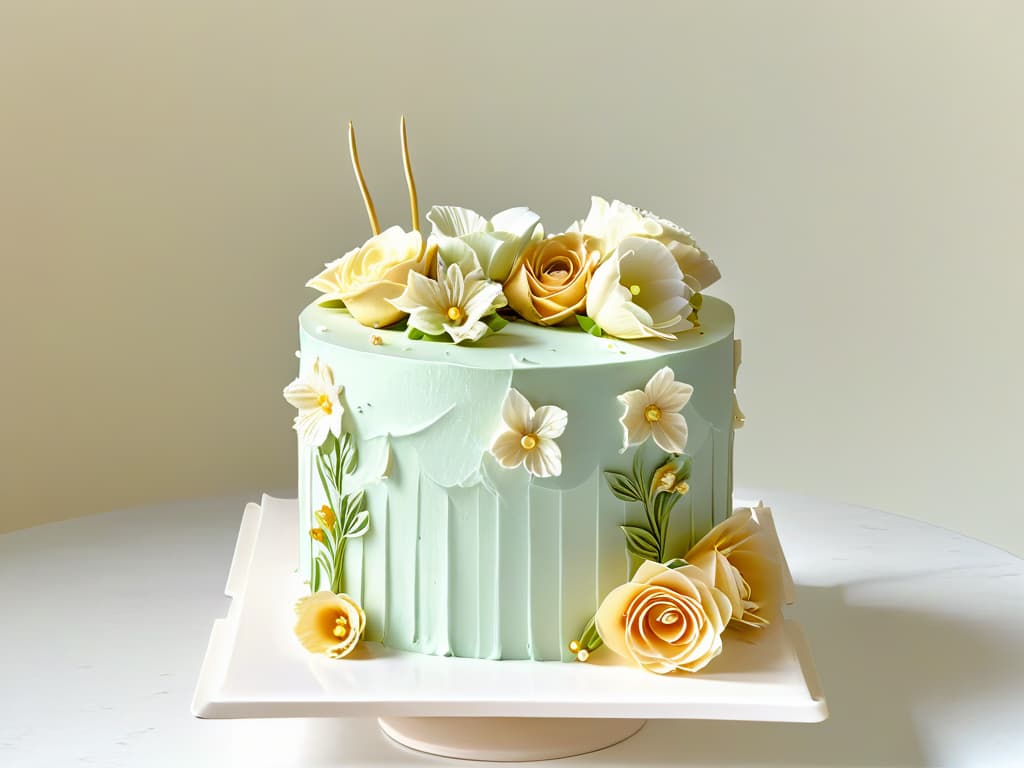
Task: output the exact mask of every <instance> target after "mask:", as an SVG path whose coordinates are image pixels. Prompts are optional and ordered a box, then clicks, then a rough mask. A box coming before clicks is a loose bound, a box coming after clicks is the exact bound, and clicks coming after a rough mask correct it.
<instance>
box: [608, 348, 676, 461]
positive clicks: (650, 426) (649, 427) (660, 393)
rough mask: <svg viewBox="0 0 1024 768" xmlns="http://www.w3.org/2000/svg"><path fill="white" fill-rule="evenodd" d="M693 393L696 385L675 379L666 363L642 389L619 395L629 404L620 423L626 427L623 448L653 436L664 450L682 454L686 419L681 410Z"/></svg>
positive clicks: (623, 401) (620, 399)
mask: <svg viewBox="0 0 1024 768" xmlns="http://www.w3.org/2000/svg"><path fill="white" fill-rule="evenodd" d="M691 395H693V387H691V386H690V385H689V384H684V383H683V382H681V381H676V375H675V373H673V371H672V369H671V368H669V367H668V366H665V367H664V368H662V369H661V370H660V371H658V372H657V373H655V374H654V375H653V376H651V378H650V380H649V381H648V382H647V385H646V386H645V387H644V388H643V389H633V390H630V391H629V392H624V393H623V394H621V395H619V402H620V403H622V404H623V405H624V406H626V410H625V412H624V413H623V414H622V418H620V419H619V423H620V424H622V429H623V443H622V450H623V451H625V450H626V449H627V448H629V446H631V445H640V444H642V443H645V442H647V440H648V439H649V438H652V437H653V438H654V442H655V443H657V445H658V447H659V448H661V450H663V451H666V452H667V453H682V452H683V450H684V449H685V448H686V435H687V428H686V419H685V418H684V417H683V414H682V413H680V411H682V410H683V406H684V405H686V403H687V402H689V400H690V396H691Z"/></svg>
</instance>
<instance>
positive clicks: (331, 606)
mask: <svg viewBox="0 0 1024 768" xmlns="http://www.w3.org/2000/svg"><path fill="white" fill-rule="evenodd" d="M295 613H296V614H297V615H298V621H297V622H296V624H295V636H296V637H298V638H299V642H300V643H302V645H303V647H305V649H306V650H307V651H309V652H310V653H325V654H327V655H328V656H330V657H331V658H332V659H340V658H343V657H345V656H348V655H349V654H350V653H352V650H353V649H354V648H355V647H356V646H357V645H358V644H359V638H360V637H362V635H363V631H364V630H365V629H366V614H365V613H363V609H362V608H361V607H360V606H359V603H357V602H356V601H355V600H353V599H352V598H351V597H349V596H348V595H336V594H334V593H333V592H327V591H323V590H322V591H320V592H314V593H313V594H312V595H308V596H306V597H304V598H302V599H301V600H299V601H298V603H296V604H295Z"/></svg>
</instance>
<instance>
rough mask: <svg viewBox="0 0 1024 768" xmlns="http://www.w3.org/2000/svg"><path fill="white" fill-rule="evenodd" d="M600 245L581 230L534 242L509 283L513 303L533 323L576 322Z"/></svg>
mask: <svg viewBox="0 0 1024 768" xmlns="http://www.w3.org/2000/svg"><path fill="white" fill-rule="evenodd" d="M599 249H600V244H599V243H598V242H596V241H595V240H594V238H592V237H590V236H589V235H581V234H580V233H579V232H568V233H566V234H564V235H554V236H552V237H549V238H547V239H545V240H537V241H535V242H532V243H530V244H529V245H528V246H526V248H525V250H524V251H523V255H522V258H520V259H519V260H518V261H517V262H516V265H515V267H513V269H512V274H511V275H510V276H509V279H508V281H506V283H505V295H506V296H508V303H509V306H511V307H512V309H514V310H515V311H516V312H518V313H519V314H520V316H522V318H523V319H524V320H527V321H529V322H531V323H537V324H539V325H558V324H560V323H571V324H573V325H575V323H576V315H577V313H581V312H583V311H584V309H585V308H586V305H587V286H588V285H590V279H591V277H592V276H593V274H594V270H595V269H596V268H597V265H598V262H599V261H600V259H601V252H600V250H599Z"/></svg>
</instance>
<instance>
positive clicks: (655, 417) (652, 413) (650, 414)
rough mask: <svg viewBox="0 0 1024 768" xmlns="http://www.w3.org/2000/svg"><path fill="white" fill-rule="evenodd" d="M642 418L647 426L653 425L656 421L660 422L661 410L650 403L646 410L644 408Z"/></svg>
mask: <svg viewBox="0 0 1024 768" xmlns="http://www.w3.org/2000/svg"><path fill="white" fill-rule="evenodd" d="M644 418H645V419H646V420H647V423H648V424H653V423H654V422H656V421H660V420H661V408H659V407H658V406H656V405H655V404H654V403H651V404H650V405H648V406H647V407H646V408H644Z"/></svg>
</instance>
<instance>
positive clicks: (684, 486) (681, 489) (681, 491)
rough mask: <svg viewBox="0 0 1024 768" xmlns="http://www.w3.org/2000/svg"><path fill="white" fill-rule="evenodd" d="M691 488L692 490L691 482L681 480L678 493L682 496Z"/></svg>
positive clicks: (677, 487) (677, 488) (677, 489)
mask: <svg viewBox="0 0 1024 768" xmlns="http://www.w3.org/2000/svg"><path fill="white" fill-rule="evenodd" d="M689 490H690V484H689V483H688V482H686V481H685V480H684V481H683V482H681V483H680V484H679V485H677V486H676V493H678V494H679V495H680V496H682V495H683V494H685V493H687V492H689Z"/></svg>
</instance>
